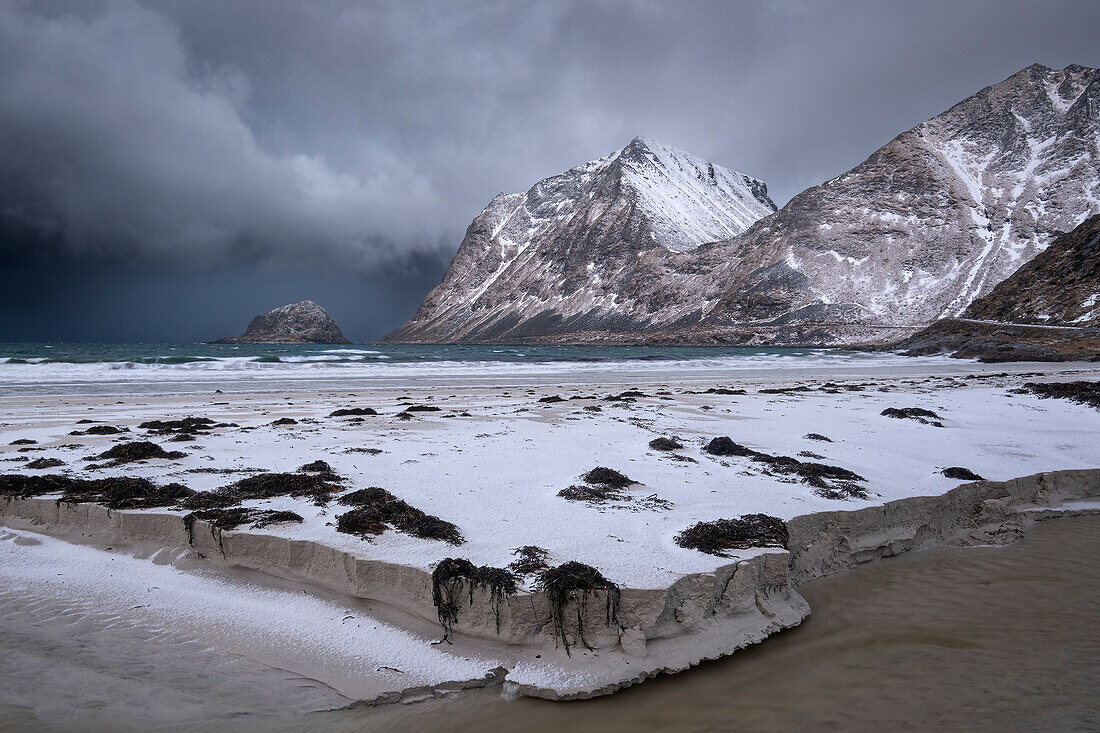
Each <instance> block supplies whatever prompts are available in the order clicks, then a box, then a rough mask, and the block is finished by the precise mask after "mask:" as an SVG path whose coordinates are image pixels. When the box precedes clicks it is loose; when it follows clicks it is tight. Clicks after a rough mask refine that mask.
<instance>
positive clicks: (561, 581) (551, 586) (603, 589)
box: [536, 561, 622, 656]
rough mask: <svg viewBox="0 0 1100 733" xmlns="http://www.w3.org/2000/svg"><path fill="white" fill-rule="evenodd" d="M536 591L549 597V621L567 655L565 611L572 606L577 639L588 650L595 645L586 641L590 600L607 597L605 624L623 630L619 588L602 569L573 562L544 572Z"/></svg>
mask: <svg viewBox="0 0 1100 733" xmlns="http://www.w3.org/2000/svg"><path fill="white" fill-rule="evenodd" d="M536 588H537V589H538V590H540V591H542V592H543V593H545V594H546V600H547V601H548V602H549V604H550V621H551V623H552V624H553V625H554V628H555V629H556V630H557V633H558V637H559V638H560V639H561V641H562V644H563V645H564V646H565V653H566V654H567V655H569V656H572V654H571V653H570V651H569V636H568V635H567V633H566V630H565V618H566V610H567V608H568V606H569V605H570V604H573V605H574V606H575V607H576V613H577V635H576V640H577V641H579V642H580V643H581V644H583V645H584V647H585V648H586V649H592V646H591V645H590V644H589V643H588V641H587V640H586V639H585V638H584V615H585V608H586V606H587V603H588V599H589V597H593V598H594V597H598V595H599V594H600V593H603V594H604V598H605V604H606V612H607V616H606V619H607V621H606V623H607V625H608V626H611V625H612V624H614V625H615V626H618V627H619V628H622V624H620V623H619V599H620V592H619V586H617V585H616V584H615V583H612V582H611V581H610V580H608V579H607V578H605V577H604V576H603V575H602V574H601V573H600V571H599V570H597V569H596V568H594V567H592V566H591V565H584V564H583V563H579V562H575V561H571V562H567V563H565V564H563V565H559V566H557V567H556V568H550V569H549V570H546V571H544V572H543V573H542V574H541V575H540V576H539V579H538V582H537V583H536Z"/></svg>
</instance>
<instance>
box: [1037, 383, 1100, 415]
mask: <svg viewBox="0 0 1100 733" xmlns="http://www.w3.org/2000/svg"><path fill="white" fill-rule="evenodd" d="M1024 389H1026V390H1028V391H1029V392H1031V393H1032V394H1035V395H1038V396H1039V398H1040V399H1051V398H1055V399H1063V400H1069V401H1070V402H1076V403H1077V404H1079V405H1089V406H1090V407H1095V408H1097V409H1100V382H1088V381H1078V382H1028V383H1027V384H1025V385H1024Z"/></svg>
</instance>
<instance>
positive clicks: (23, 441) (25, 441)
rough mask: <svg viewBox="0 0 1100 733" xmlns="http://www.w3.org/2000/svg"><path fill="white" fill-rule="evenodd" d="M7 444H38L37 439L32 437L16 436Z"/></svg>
mask: <svg viewBox="0 0 1100 733" xmlns="http://www.w3.org/2000/svg"><path fill="white" fill-rule="evenodd" d="M8 445H38V441H37V440H34V439H33V438H16V439H15V440H13V441H12V442H10V443H8Z"/></svg>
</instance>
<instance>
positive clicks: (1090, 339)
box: [894, 214, 1100, 361]
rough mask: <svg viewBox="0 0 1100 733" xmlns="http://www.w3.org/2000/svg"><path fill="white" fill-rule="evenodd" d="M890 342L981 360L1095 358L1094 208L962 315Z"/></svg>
mask: <svg viewBox="0 0 1100 733" xmlns="http://www.w3.org/2000/svg"><path fill="white" fill-rule="evenodd" d="M894 348H896V349H898V350H900V351H902V352H903V353H906V354H908V355H911V356H921V355H925V354H938V353H944V352H951V355H952V356H955V357H958V358H977V359H981V360H983V361H1068V360H1090V361H1094V360H1096V359H1100V214H1098V215H1096V216H1093V217H1091V218H1089V219H1086V220H1085V221H1084V222H1082V223H1081V224H1080V226H1078V227H1077V228H1075V229H1074V230H1073V231H1071V232H1069V233H1068V234H1063V235H1062V236H1060V237H1058V238H1057V239H1055V240H1054V242H1053V243H1052V244H1051V245H1050V246H1049V247H1048V248H1047V249H1046V250H1045V251H1044V252H1043V253H1042V254H1040V255H1039V256H1037V257H1036V258H1035V259H1033V260H1032V261H1031V262H1029V263H1027V264H1026V265H1024V266H1023V267H1021V268H1020V269H1019V270H1017V271H1016V272H1015V273H1013V274H1012V276H1011V277H1009V278H1008V279H1007V280H1004V281H1003V282H1001V283H1000V284H999V285H997V287H995V288H994V289H993V291H992V292H991V293H989V294H988V295H986V296H984V297H982V298H979V299H978V300H976V301H974V302H973V303H971V304H970V307H969V308H967V309H966V312H965V313H964V314H963V318H945V319H943V320H940V321H937V322H936V323H933V324H932V325H931V326H929V327H928V328H925V329H923V330H921V331H920V332H918V333H916V334H914V335H913V336H911V337H909V338H907V339H905V340H904V341H902V342H901V343H899V344H896V345H895V346H894Z"/></svg>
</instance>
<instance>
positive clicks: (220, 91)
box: [0, 0, 1100, 335]
mask: <svg viewBox="0 0 1100 733" xmlns="http://www.w3.org/2000/svg"><path fill="white" fill-rule="evenodd" d="M1098 25H1100V5H1098V4H1097V3H1095V2H1047V3H1022V2H1019V3H1018V2H992V1H990V2H969V3H966V2H921V3H913V2H904V3H902V2H897V3H893V2H882V1H875V2H870V1H868V2H834V3H825V2H791V1H788V2H783V1H776V2H760V3H733V2H671V1H670V2H614V1H611V0H607V1H604V2H567V1H564V0H557V1H554V2H536V3H516V2H484V3H459V2H453V1H448V2H435V3H429V2H394V3H362V2H323V1H317V2H284V1H282V0H246V1H241V2H221V1H220V0H207V1H200V0H174V1H171V2H147V3H139V2H136V1H135V0H114V1H111V0H92V1H89V2H30V1H27V2H14V1H13V0H0V176H2V181H3V186H2V188H0V263H7V265H11V266H19V267H24V266H31V265H35V264H36V263H37V266H41V267H45V266H58V267H60V266H62V265H63V266H65V267H70V266H78V265H82V266H88V267H91V268H93V271H94V272H96V273H102V272H104V271H105V270H104V268H105V267H106V268H110V267H123V268H125V267H130V268H133V267H141V268H147V270H148V271H161V272H180V273H187V272H192V273H193V272H200V273H201V272H210V271H213V270H215V269H217V268H238V267H247V266H248V265H250V264H263V265H267V266H271V267H275V268H280V267H281V268H285V269H288V270H289V271H291V272H293V271H305V270H309V271H311V272H330V273H332V272H338V273H340V276H341V277H347V276H349V273H351V274H354V273H358V274H359V276H361V277H363V278H365V279H366V281H370V279H371V278H375V281H377V279H378V278H383V279H384V280H385V282H386V283H387V284H388V285H392V282H393V280H394V279H395V278H396V279H401V278H402V277H405V278H410V279H409V282H410V283H412V282H414V281H415V283H416V287H418V288H419V287H421V285H422V282H423V281H424V280H425V279H427V280H431V279H432V278H433V277H437V276H438V273H439V271H440V270H441V269H442V267H443V266H445V264H446V260H447V258H448V256H449V253H450V252H452V251H453V250H454V248H455V247H456V246H457V244H458V242H459V240H460V239H461V236H462V232H463V230H464V228H465V226H466V224H467V223H468V222H469V220H470V219H471V218H472V217H473V216H474V215H476V214H477V212H478V211H479V210H480V209H481V207H482V206H483V205H484V204H485V203H486V202H487V201H488V200H489V199H490V198H491V197H492V196H493V195H494V194H496V193H497V192H499V191H515V190H525V189H527V188H528V187H529V186H530V185H531V184H532V183H534V182H535V181H536V180H537V179H538V178H540V177H543V176H546V175H549V174H552V173H556V172H558V171H560V170H563V169H564V168H567V167H570V166H572V165H575V164H577V163H580V162H583V161H585V160H588V159H591V158H595V157H598V156H601V155H605V154H607V153H608V152H610V151H612V150H613V149H616V148H618V147H621V146H622V145H624V144H625V143H626V142H627V141H628V140H629V139H630V138H631V137H633V136H635V135H639V134H644V135H647V136H650V137H653V138H656V139H658V140H661V141H662V142H665V143H668V144H671V145H675V146H678V147H682V148H685V149H687V150H691V151H693V152H696V153H699V154H701V155H704V156H706V157H708V158H710V159H712V160H714V161H716V162H718V163H721V164H723V165H726V166H729V167H733V168H736V169H739V170H742V171H744V172H746V173H749V174H751V175H754V176H756V177H759V178H762V179H764V180H765V181H767V183H768V184H769V187H770V190H771V192H772V194H773V197H774V198H775V199H776V200H777V202H779V203H782V202H783V201H785V200H786V199H788V198H789V197H790V196H792V195H793V194H795V193H797V192H798V191H799V190H801V189H802V188H805V187H807V186H809V185H812V184H815V183H819V182H820V181H822V180H824V179H826V178H829V177H832V176H834V175H836V174H838V173H840V172H842V171H843V170H845V169H847V168H849V167H850V166H852V165H854V164H855V163H858V162H859V161H860V160H862V159H863V158H864V157H866V156H867V155H868V154H870V153H871V152H872V151H873V150H874V149H875V148H876V147H878V146H879V145H881V144H882V143H884V142H886V141H887V140H888V139H889V138H891V137H892V136H893V135H895V134H896V133H898V132H900V131H901V130H904V129H906V128H908V127H910V126H912V125H914V124H917V123H919V122H921V121H922V120H924V119H926V118H928V117H930V116H932V115H934V114H936V113H938V112H940V111H942V110H943V109H946V108H947V107H949V106H951V105H952V104H954V103H955V102H957V101H959V100H960V99H962V98H964V97H966V96H968V95H969V94H972V93H973V92H975V91H977V90H978V89H980V88H981V87H983V86H985V85H987V84H990V83H993V82H996V81H999V80H1000V79H1002V78H1004V77H1006V76H1008V75H1009V74H1011V73H1013V72H1015V71H1017V70H1018V69H1020V68H1022V67H1024V66H1027V65H1028V64H1030V63H1033V62H1035V61H1039V62H1041V63H1044V64H1047V65H1049V66H1055V67H1060V66H1064V65H1065V64H1068V63H1082V64H1086V65H1092V66H1096V65H1100V46H1098V45H1097V44H1096V42H1095V28H1096V27H1097V26H1098ZM410 253H415V261H414V264H410V259H409V257H410ZM28 263H29V264H28ZM7 265H5V266H7ZM238 271H239V270H234V272H238ZM426 271H428V272H434V273H435V274H433V275H431V276H429V277H427V278H426V276H425V274H424V273H425V272H426ZM89 277H92V275H89ZM256 287H260V285H256ZM410 287H411V285H410ZM349 292H350V290H349ZM422 294H423V293H422V292H416V293H412V292H409V293H407V294H406V299H407V301H408V305H407V306H406V309H407V310H409V311H410V312H411V309H412V308H413V307H415V302H416V301H417V300H418V299H419V297H420V296H421V295H422ZM319 297H320V296H319ZM276 304H277V303H276ZM408 314H409V313H406V315H408ZM391 325H393V324H391ZM376 327H377V324H376ZM0 335H2V334H0Z"/></svg>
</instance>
